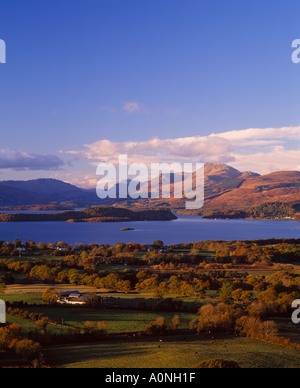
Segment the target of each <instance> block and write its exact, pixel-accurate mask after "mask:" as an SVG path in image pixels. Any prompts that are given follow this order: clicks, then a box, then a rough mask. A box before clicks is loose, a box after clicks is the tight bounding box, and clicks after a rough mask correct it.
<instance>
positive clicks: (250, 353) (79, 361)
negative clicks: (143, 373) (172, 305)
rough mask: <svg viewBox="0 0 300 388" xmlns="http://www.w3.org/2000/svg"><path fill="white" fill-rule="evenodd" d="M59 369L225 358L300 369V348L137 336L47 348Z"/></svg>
mask: <svg viewBox="0 0 300 388" xmlns="http://www.w3.org/2000/svg"><path fill="white" fill-rule="evenodd" d="M44 353H45V356H46V357H47V360H48V361H50V362H51V364H52V365H53V366H56V367H59V368H145V367H146V368H192V367H194V366H195V365H196V364H197V363H199V362H201V361H203V360H207V359H213V358H223V359H226V360H232V361H236V362H238V363H239V365H240V366H241V367H243V368H299V367H300V359H299V351H298V350H290V349H284V348H281V347H279V346H274V345H271V344H268V343H264V342H260V341H255V340H251V339H247V338H235V337H231V338H218V339H215V340H210V339H206V338H205V337H198V336H189V337H187V338H182V337H169V338H164V340H163V342H160V340H159V339H151V340H147V339H136V340H132V341H126V342H125V340H124V342H121V343H120V342H119V341H118V342H117V341H115V342H111V341H110V343H105V342H104V343H98V344H83V345H68V346H58V347H52V348H47V349H45V350H44Z"/></svg>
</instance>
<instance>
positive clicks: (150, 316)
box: [28, 307, 197, 333]
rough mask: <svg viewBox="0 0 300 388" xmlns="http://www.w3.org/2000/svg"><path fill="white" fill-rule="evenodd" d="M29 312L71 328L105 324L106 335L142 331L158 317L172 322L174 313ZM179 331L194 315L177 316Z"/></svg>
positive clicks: (42, 310)
mask: <svg viewBox="0 0 300 388" xmlns="http://www.w3.org/2000/svg"><path fill="white" fill-rule="evenodd" d="M28 310H29V311H30V312H34V313H43V314H44V315H45V316H48V317H49V318H50V319H51V320H52V321H53V322H56V323H58V324H61V323H62V321H63V323H64V325H66V326H71V327H83V326H84V323H85V322H86V321H94V322H103V321H105V322H106V330H107V332H108V333H126V332H135V331H142V330H144V328H145V326H146V325H148V324H149V323H151V322H153V321H155V320H156V319H157V318H158V317H165V318H167V319H168V320H172V318H173V317H174V315H175V313H155V312H141V311H129V310H105V311H101V310H94V309H89V308H80V307H77V308H76V307H71V308H69V307H65V308H64V307H62V308H57V309H56V308H45V307H38V308H35V307H30V308H29V309H28ZM178 315H179V317H180V321H181V326H180V328H181V329H188V328H189V323H190V321H191V320H193V319H195V318H197V315H194V314H181V313H179V314H178Z"/></svg>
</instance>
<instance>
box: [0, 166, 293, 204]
mask: <svg viewBox="0 0 300 388" xmlns="http://www.w3.org/2000/svg"><path fill="white" fill-rule="evenodd" d="M190 179H193V178H192V177H191V178H190ZM165 182H166V180H165V179H162V185H164V184H165ZM141 189H142V190H145V191H147V192H148V183H145V184H143V185H141ZM173 193H174V188H173V187H171V199H167V200H165V199H157V200H151V199H148V200H130V199H129V200H105V201H101V200H100V199H99V198H98V197H97V195H96V192H95V190H83V189H80V188H78V187H76V186H73V185H71V184H68V183H64V182H61V181H58V180H54V179H38V180H32V181H26V182H22V181H6V182H0V207H5V206H10V207H11V206H26V205H49V204H55V205H59V204H62V205H63V206H67V207H68V208H69V207H71V208H74V207H76V205H77V207H78V205H79V206H80V207H81V206H82V207H84V206H90V205H100V204H101V205H106V206H118V207H127V208H133V209H134V208H140V209H145V208H146V209H152V208H166V207H167V208H171V209H173V210H183V209H184V208H185V201H184V200H181V199H180V200H179V199H174V198H172V195H173ZM274 202H279V203H284V204H288V205H291V206H295V205H297V204H300V172H298V171H281V172H275V173H272V174H268V175H263V176H260V175H259V174H256V173H253V172H249V171H247V172H241V171H238V170H236V169H234V168H232V167H229V166H226V165H224V164H207V165H206V166H205V205H204V208H206V209H244V208H252V207H256V206H259V205H262V204H265V203H274Z"/></svg>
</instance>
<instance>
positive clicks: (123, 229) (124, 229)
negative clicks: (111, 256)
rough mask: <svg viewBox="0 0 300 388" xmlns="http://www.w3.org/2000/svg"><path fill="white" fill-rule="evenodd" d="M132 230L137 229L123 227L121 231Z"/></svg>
mask: <svg viewBox="0 0 300 388" xmlns="http://www.w3.org/2000/svg"><path fill="white" fill-rule="evenodd" d="M132 230H135V229H134V228H122V229H121V232H130V231H132Z"/></svg>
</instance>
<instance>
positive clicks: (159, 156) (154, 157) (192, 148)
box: [68, 136, 234, 163]
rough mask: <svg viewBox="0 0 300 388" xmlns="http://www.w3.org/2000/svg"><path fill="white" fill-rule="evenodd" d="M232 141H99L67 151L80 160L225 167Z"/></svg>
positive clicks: (190, 139)
mask: <svg viewBox="0 0 300 388" xmlns="http://www.w3.org/2000/svg"><path fill="white" fill-rule="evenodd" d="M232 150H233V149H232V146H231V143H230V141H228V140H226V139H223V138H221V137H219V136H213V137H186V138H178V139H159V138H157V137H156V138H153V139H151V140H148V141H145V142H124V143H121V142H112V141H110V140H100V141H98V142H95V143H92V144H88V145H86V146H85V149H84V150H81V151H68V153H69V154H73V155H77V156H78V155H80V156H81V158H85V159H90V160H91V159H94V160H101V161H102V160H105V161H110V162H114V161H117V157H118V155H119V154H127V155H128V156H129V157H130V160H131V161H136V162H143V163H145V162H147V163H149V162H153V161H160V160H167V161H171V160H172V161H174V160H190V159H191V158H192V159H193V160H195V161H198V162H204V163H208V162H214V163H226V162H230V161H233V160H234V158H233V157H232V156H230V155H229V152H230V151H232Z"/></svg>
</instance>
